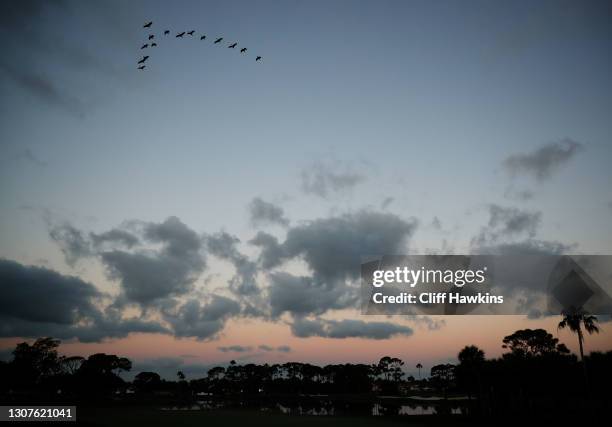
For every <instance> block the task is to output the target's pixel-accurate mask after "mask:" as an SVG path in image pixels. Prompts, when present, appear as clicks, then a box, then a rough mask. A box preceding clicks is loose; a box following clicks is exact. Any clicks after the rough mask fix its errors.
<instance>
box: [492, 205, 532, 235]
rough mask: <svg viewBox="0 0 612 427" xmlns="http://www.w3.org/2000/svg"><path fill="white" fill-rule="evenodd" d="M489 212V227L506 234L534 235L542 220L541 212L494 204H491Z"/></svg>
mask: <svg viewBox="0 0 612 427" xmlns="http://www.w3.org/2000/svg"><path fill="white" fill-rule="evenodd" d="M489 214H490V217H489V227H490V228H493V229H496V230H499V233H500V234H501V235H504V236H512V235H516V234H521V233H527V234H528V235H529V236H533V235H535V232H536V230H537V228H538V226H539V225H540V223H541V221H542V214H541V213H540V212H527V211H523V210H520V209H517V208H513V207H503V206H499V205H494V204H493V205H490V206H489Z"/></svg>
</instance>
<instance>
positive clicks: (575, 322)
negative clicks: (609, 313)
mask: <svg viewBox="0 0 612 427" xmlns="http://www.w3.org/2000/svg"><path fill="white" fill-rule="evenodd" d="M561 315H562V316H563V319H562V320H561V321H560V322H559V329H565V328H569V330H570V331H572V332H573V333H575V334H576V335H578V344H579V345H580V361H581V362H582V363H584V333H583V331H582V327H584V330H585V331H587V332H588V333H589V335H592V334H598V333H599V326H597V322H599V320H598V319H597V317H596V316H593V315H590V314H588V313H587V312H585V311H584V310H576V309H574V308H571V309H569V310H563V311H562V312H561Z"/></svg>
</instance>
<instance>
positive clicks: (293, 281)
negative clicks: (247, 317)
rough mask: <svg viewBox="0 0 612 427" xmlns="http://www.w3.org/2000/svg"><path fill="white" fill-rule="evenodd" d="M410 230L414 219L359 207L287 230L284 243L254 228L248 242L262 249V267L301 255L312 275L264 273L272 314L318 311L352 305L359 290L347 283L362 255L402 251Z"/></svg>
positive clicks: (316, 312)
mask: <svg viewBox="0 0 612 427" xmlns="http://www.w3.org/2000/svg"><path fill="white" fill-rule="evenodd" d="M415 228H416V222H415V221H404V220H402V219H400V218H399V217H397V216H395V215H392V214H388V213H376V212H370V211H359V212H357V213H355V214H346V215H342V216H339V217H332V218H327V219H319V220H315V221H311V222H308V223H306V224H303V225H299V226H296V227H293V228H290V229H289V230H288V231H287V237H286V238H285V241H284V242H283V243H279V241H278V240H277V239H276V238H275V237H274V236H272V235H270V234H267V233H263V232H259V233H258V234H257V235H256V236H255V238H254V239H253V240H251V242H250V243H252V244H254V245H256V246H259V247H261V248H262V250H261V254H260V258H259V262H260V263H261V265H262V268H263V269H265V270H271V269H273V268H275V267H279V266H281V265H282V264H283V263H284V262H286V261H288V260H292V259H302V260H304V261H305V262H306V264H307V266H308V268H309V269H310V270H311V273H312V275H311V276H295V275H292V274H289V273H285V272H271V273H270V274H269V278H270V286H269V290H268V295H269V302H270V307H271V314H272V316H279V315H281V314H282V313H284V312H289V313H293V314H298V315H306V314H323V313H324V312H325V311H327V310H331V309H341V308H346V307H350V306H354V305H356V303H357V297H358V293H357V291H356V288H355V287H354V286H350V282H351V281H355V280H356V279H357V278H358V276H359V274H360V269H359V265H360V264H361V262H362V257H364V256H369V255H375V254H397V253H402V252H404V251H405V249H406V248H405V246H404V245H405V243H406V242H407V240H408V238H409V237H410V236H411V235H412V233H413V232H414V230H415Z"/></svg>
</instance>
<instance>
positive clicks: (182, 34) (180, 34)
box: [176, 31, 185, 37]
mask: <svg viewBox="0 0 612 427" xmlns="http://www.w3.org/2000/svg"><path fill="white" fill-rule="evenodd" d="M184 35H185V31H183V32H182V33H178V34H177V35H176V36H177V37H183V36H184Z"/></svg>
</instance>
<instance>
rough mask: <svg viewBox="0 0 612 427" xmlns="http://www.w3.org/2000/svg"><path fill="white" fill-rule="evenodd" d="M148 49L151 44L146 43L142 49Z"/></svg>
mask: <svg viewBox="0 0 612 427" xmlns="http://www.w3.org/2000/svg"><path fill="white" fill-rule="evenodd" d="M148 47H149V43H145V44H143V45H142V47H141V48H140V49H141V50H142V49H146V48H148Z"/></svg>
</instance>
